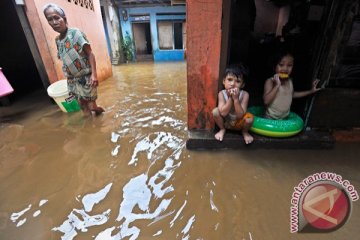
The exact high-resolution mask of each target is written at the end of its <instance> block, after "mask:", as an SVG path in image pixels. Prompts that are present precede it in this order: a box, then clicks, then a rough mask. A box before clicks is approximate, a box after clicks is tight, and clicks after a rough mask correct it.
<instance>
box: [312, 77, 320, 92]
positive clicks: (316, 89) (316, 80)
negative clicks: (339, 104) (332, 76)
mask: <svg viewBox="0 0 360 240" xmlns="http://www.w3.org/2000/svg"><path fill="white" fill-rule="evenodd" d="M319 82H320V80H319V79H315V81H313V83H312V88H311V92H312V93H316V92H317V91H320V90H321V89H322V88H318V87H317V85H318V84H319Z"/></svg>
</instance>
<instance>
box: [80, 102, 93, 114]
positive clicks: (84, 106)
mask: <svg viewBox="0 0 360 240" xmlns="http://www.w3.org/2000/svg"><path fill="white" fill-rule="evenodd" d="M79 104H80V108H81V110H82V112H83V114H84V116H85V117H90V116H91V111H90V109H89V105H88V101H86V100H84V99H79Z"/></svg>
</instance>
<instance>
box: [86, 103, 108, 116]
mask: <svg viewBox="0 0 360 240" xmlns="http://www.w3.org/2000/svg"><path fill="white" fill-rule="evenodd" d="M88 106H89V109H90V110H91V111H93V112H95V115H96V116H98V115H100V114H102V113H103V112H105V110H104V109H103V108H102V107H99V106H98V105H97V104H96V101H89V102H88Z"/></svg>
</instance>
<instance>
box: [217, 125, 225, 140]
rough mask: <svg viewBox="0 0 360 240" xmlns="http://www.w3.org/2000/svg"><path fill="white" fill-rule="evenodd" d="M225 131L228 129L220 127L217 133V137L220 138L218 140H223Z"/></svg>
mask: <svg viewBox="0 0 360 240" xmlns="http://www.w3.org/2000/svg"><path fill="white" fill-rule="evenodd" d="M225 132H226V129H225V128H224V129H220V131H218V132H217V133H216V134H215V139H216V140H218V141H220V142H221V141H222V140H223V138H224V135H225Z"/></svg>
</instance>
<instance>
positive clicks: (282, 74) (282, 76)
mask: <svg viewBox="0 0 360 240" xmlns="http://www.w3.org/2000/svg"><path fill="white" fill-rule="evenodd" d="M279 77H280V78H282V79H286V78H289V75H288V74H287V73H279Z"/></svg>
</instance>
